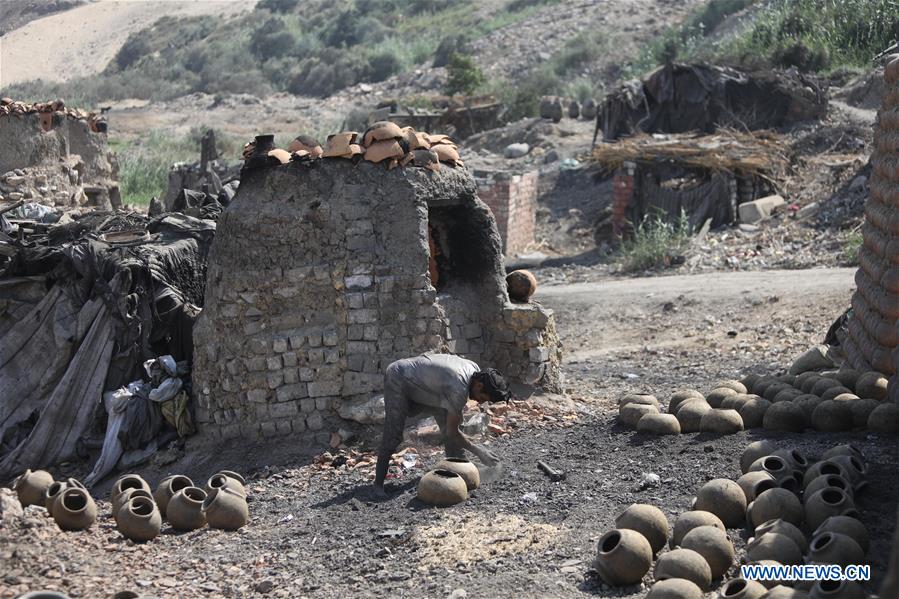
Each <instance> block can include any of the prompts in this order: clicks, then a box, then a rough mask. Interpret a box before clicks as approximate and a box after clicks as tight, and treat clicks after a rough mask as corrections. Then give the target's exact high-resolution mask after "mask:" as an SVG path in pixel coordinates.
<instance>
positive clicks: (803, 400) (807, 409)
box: [793, 394, 824, 419]
mask: <svg viewBox="0 0 899 599" xmlns="http://www.w3.org/2000/svg"><path fill="white" fill-rule="evenodd" d="M822 401H824V400H823V399H821V398H820V397H818V396H817V395H811V394H808V395H800V396H799V397H797V398H796V399H794V400H793V403H794V404H796V405H797V406H799V408H800V409H801V410H802V412H803V413H804V414H805V417H806V419H810V418H811V417H812V414H814V412H815V408H817V407H818V404H820V403H821V402H822Z"/></svg>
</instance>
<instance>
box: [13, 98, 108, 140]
mask: <svg viewBox="0 0 899 599" xmlns="http://www.w3.org/2000/svg"><path fill="white" fill-rule="evenodd" d="M29 114H39V115H41V127H42V128H43V129H44V131H49V130H50V129H51V128H52V124H53V119H62V118H70V119H78V120H84V121H87V123H88V124H89V125H90V128H91V131H93V132H94V133H106V129H107V124H106V117H105V116H103V115H102V114H98V113H96V112H93V111H91V112H85V111H84V110H81V109H80V108H69V107H67V106H66V103H65V102H64V101H63V100H61V99H57V100H53V101H52V102H35V103H33V104H29V103H28V102H19V101H16V100H13V99H12V98H0V117H2V116H6V115H11V116H17V117H22V116H25V115H29Z"/></svg>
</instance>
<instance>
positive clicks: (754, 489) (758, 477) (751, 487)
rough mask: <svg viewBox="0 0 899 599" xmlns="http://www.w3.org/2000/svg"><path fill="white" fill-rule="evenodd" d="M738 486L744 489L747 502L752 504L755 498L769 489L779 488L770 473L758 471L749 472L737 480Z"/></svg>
mask: <svg viewBox="0 0 899 599" xmlns="http://www.w3.org/2000/svg"><path fill="white" fill-rule="evenodd" d="M737 484H738V485H740V488H741V489H743V494H744V495H746V502H747V503H752V502H753V501H755V498H756V497H758V496H759V495H760V494H762V493H763V492H765V491H767V490H768V489H774V488H776V487H777V481H776V480H775V479H774V477H773V476H771V475H770V474H769V473H767V472H765V471H762V470H756V471H755V472H747V473H746V474H744V475H742V476H740V478H738V479H737Z"/></svg>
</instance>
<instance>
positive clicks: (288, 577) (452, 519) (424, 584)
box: [0, 269, 899, 598]
mask: <svg viewBox="0 0 899 599" xmlns="http://www.w3.org/2000/svg"><path fill="white" fill-rule="evenodd" d="M852 274H853V271H852V270H851V269H826V270H806V271H771V272H762V273H759V272H746V273H726V274H708V275H695V276H672V277H655V278H635V279H618V280H601V281H595V282H592V283H585V284H576V285H565V286H562V285H560V286H547V287H544V288H542V289H541V290H540V291H539V292H538V299H539V301H541V302H543V303H544V304H545V305H547V306H549V307H551V308H553V309H554V310H555V314H556V318H557V322H558V326H559V331H560V334H561V336H562V339H563V342H564V344H565V349H566V354H565V355H566V357H565V364H564V368H565V374H566V381H567V382H566V386H567V392H568V394H569V396H570V399H571V400H573V402H569V403H566V401H559V402H557V403H556V405H559V406H562V407H564V406H566V405H569V406H572V407H573V411H572V412H570V413H564V412H553V411H552V410H550V409H549V408H548V407H546V406H547V404H546V402H545V401H543V400H540V399H535V398H532V399H531V400H530V401H529V402H528V403H532V402H535V403H537V404H540V405H543V406H544V407H545V413H546V414H547V416H545V417H544V418H543V419H542V420H535V419H533V418H531V419H525V418H522V419H521V421H520V423H519V426H518V427H517V428H510V430H511V434H509V435H503V436H501V437H491V438H490V439H489V441H488V442H489V444H490V446H491V449H492V450H493V451H495V452H496V453H497V454H498V455H499V456H500V457H501V459H502V460H503V463H504V472H503V474H502V476H500V477H499V478H498V479H497V480H495V481H493V482H491V483H489V484H486V485H484V486H483V487H482V488H481V489H479V490H477V491H475V492H473V493H472V496H471V498H470V499H469V501H468V502H466V503H465V504H462V505H459V506H456V507H452V508H447V509H434V508H429V507H426V506H424V505H423V504H421V503H419V502H418V501H417V500H416V499H415V498H414V497H415V483H416V481H417V479H418V477H419V476H420V475H421V474H422V473H423V472H424V471H425V468H426V467H428V466H430V465H432V464H433V463H434V462H436V461H437V460H438V459H439V458H440V457H441V455H442V454H441V452H440V450H439V449H436V448H434V447H433V446H431V445H430V444H429V443H428V442H427V441H428V440H429V437H428V433H429V431H430V430H431V429H433V427H428V426H427V423H424V424H423V425H422V426H420V427H419V428H417V429H416V428H415V427H414V426H413V427H412V429H413V430H411V431H410V432H409V433H408V434H407V449H406V456H404V457H403V458H398V460H397V461H398V462H399V463H404V464H405V465H406V466H408V467H407V468H405V469H404V471H403V472H402V474H401V476H400V478H399V479H398V480H396V481H395V482H394V483H393V484H394V493H393V494H392V495H391V496H390V497H389V498H388V499H387V500H386V501H375V500H374V499H373V497H372V496H371V495H370V494H369V492H368V484H369V482H370V479H371V476H372V468H371V464H370V462H366V461H365V460H364V459H363V460H360V461H361V462H362V466H361V467H357V468H355V469H349V468H347V467H346V466H344V467H339V468H335V467H332V465H331V461H330V459H328V457H327V456H326V457H324V458H322V457H321V456H319V457H317V458H316V457H315V456H316V454H317V453H318V452H316V451H313V450H311V449H310V448H305V447H299V446H291V445H290V444H288V443H284V442H281V443H278V444H274V443H270V444H267V445H256V446H249V447H248V446H244V445H240V446H236V445H232V446H224V447H220V448H215V449H214V450H209V449H207V450H206V451H204V452H194V453H192V454H191V453H189V454H188V455H189V456H191V455H192V456H193V457H182V458H181V459H180V461H174V462H172V463H170V464H167V465H164V466H158V467H155V468H153V467H148V468H146V469H144V470H143V473H144V475H145V476H146V478H147V479H148V480H149V481H150V482H151V483H155V482H156V481H158V480H159V479H161V478H162V477H163V476H165V475H166V474H168V473H170V472H172V473H174V472H184V473H187V474H188V475H190V476H192V477H194V479H195V480H205V478H206V477H207V476H209V475H210V474H212V473H213V472H215V471H216V470H217V469H218V468H222V467H232V468H238V469H241V470H242V471H243V472H245V473H246V474H247V475H249V478H250V479H251V480H250V482H249V484H248V489H249V491H250V500H251V502H250V511H251V516H252V521H251V523H250V525H249V526H247V527H245V528H244V529H242V530H241V531H239V532H237V533H226V532H220V531H213V530H209V529H203V530H200V531H196V532H192V533H185V534H176V533H174V532H173V531H171V530H164V531H163V534H162V535H161V536H160V537H159V538H157V539H156V540H154V541H152V542H149V543H147V544H144V545H135V544H133V543H131V542H130V541H125V540H124V539H123V538H122V537H121V536H120V535H119V534H118V532H117V531H116V530H115V529H114V526H113V524H112V522H111V520H110V518H109V514H108V510H109V504H108V502H106V501H101V502H100V508H101V518H100V520H99V521H98V524H97V525H95V526H94V527H93V528H92V529H91V530H90V531H88V532H84V533H63V532H61V531H59V530H58V529H57V528H56V526H55V525H54V524H53V522H52V520H50V519H49V518H47V517H46V516H45V515H44V514H43V513H41V510H39V509H38V508H29V509H28V510H27V511H26V514H27V515H26V517H25V518H22V519H19V520H13V521H12V522H7V521H0V562H2V563H4V565H5V568H4V572H3V573H2V574H0V589H2V590H0V597H12V596H14V595H15V594H16V593H19V592H21V591H23V590H25V589H28V588H37V587H48V588H58V589H64V590H66V591H67V592H68V593H69V594H70V595H72V596H80V597H97V596H111V595H112V594H113V593H115V592H118V591H122V590H133V591H135V592H137V593H140V594H141V595H146V596H155V597H176V596H184V595H186V594H188V593H190V594H192V595H198V594H199V595H201V596H210V597H216V596H228V597H244V596H262V595H265V594H268V595H270V596H282V597H287V596H308V597H345V596H358V597H376V596H377V597H384V596H398V597H446V596H454V597H463V596H468V597H497V596H513V595H514V596H522V597H536V596H552V597H581V596H604V597H606V596H623V597H635V598H636V597H643V596H644V595H645V594H646V589H647V588H648V586H647V585H649V584H651V576H647V577H646V578H645V579H644V585H641V586H636V587H630V588H623V589H611V588H608V587H604V586H603V585H602V583H601V582H599V581H598V580H597V579H596V577H595V574H594V573H593V572H592V571H591V569H590V563H591V560H592V557H593V555H594V553H595V545H596V542H597V540H598V539H599V537H600V536H601V535H602V534H603V532H605V531H606V530H608V529H610V528H612V527H613V525H614V524H613V522H614V518H615V516H616V515H617V514H618V513H620V512H621V511H622V510H623V509H624V508H626V507H627V506H628V505H629V504H631V503H633V502H640V503H652V504H654V505H657V506H659V507H660V508H661V509H662V510H663V511H664V512H665V513H666V515H668V517H669V520H671V521H672V522H673V521H674V518H675V517H676V515H677V514H679V513H680V512H682V511H686V510H687V509H689V504H690V499H691V497H692V496H693V494H694V493H695V491H696V490H697V489H698V488H699V487H700V486H701V485H702V484H703V483H704V482H705V481H706V480H708V479H711V478H716V477H728V478H736V477H737V476H738V474H739V467H738V460H739V455H740V453H741V451H742V449H743V447H745V445H746V444H747V443H748V442H749V441H751V440H754V439H757V438H762V437H769V438H772V439H774V440H775V441H776V442H778V443H779V444H781V445H782V446H784V447H794V446H795V447H798V448H800V449H801V450H802V451H804V452H807V454H809V455H812V456H814V455H816V454H820V453H821V452H822V451H824V450H826V449H827V448H829V447H830V446H832V445H834V444H838V443H844V442H847V441H848V442H852V443H855V444H858V445H859V446H860V447H862V448H863V450H864V451H865V453H866V455H867V457H868V460H869V463H870V468H871V473H870V482H871V484H870V486H869V488H868V489H867V490H866V491H865V492H864V494H862V495H861V496H860V497H859V499H858V506H859V508H860V510H861V512H862V518H863V521H864V523H865V524H866V525H867V526H868V527H869V530H870V532H871V536H872V540H873V542H872V545H871V549H870V551H869V554H868V557H869V558H870V560H871V563H872V565H873V566H874V573H875V577H876V580H875V584H872V586H871V587H870V590H871V591H873V590H875V589H876V583H877V582H879V580H880V579H882V577H883V570H884V567H885V562H886V559H887V556H888V555H889V550H890V545H889V543H890V535H891V533H892V531H893V529H894V527H895V514H896V506H895V497H896V494H897V482H896V481H897V474H899V465H897V464H896V462H895V455H896V451H897V450H899V439H896V438H882V437H878V436H877V435H869V434H866V433H863V432H854V433H844V434H826V435H824V434H804V435H803V434H781V433H770V432H767V431H761V430H754V431H749V432H746V433H741V434H738V435H733V436H728V437H720V438H716V437H713V436H710V435H705V434H685V435H681V436H678V437H666V438H652V437H647V436H644V435H641V434H636V433H634V432H633V431H631V430H628V429H625V428H623V427H621V425H619V424H617V423H616V421H615V416H614V410H613V406H614V404H615V401H616V400H617V398H618V397H620V396H621V394H623V393H625V392H628V391H634V390H644V391H652V392H654V393H656V394H657V395H658V396H659V397H660V398H661V399H662V400H663V401H666V400H667V398H668V396H669V395H670V393H671V392H672V391H673V390H674V389H676V388H680V387H684V386H693V387H696V388H699V389H701V390H706V389H707V388H708V385H710V384H711V383H712V381H714V380H716V379H718V378H721V377H725V376H727V377H730V376H737V375H739V374H744V373H746V372H747V371H755V372H775V371H777V370H779V369H782V368H783V367H784V366H786V365H788V364H789V363H790V361H791V360H792V358H793V357H794V356H795V355H797V354H798V353H800V352H801V351H802V350H804V349H805V348H806V347H807V346H808V345H809V344H812V343H815V342H817V341H819V340H820V339H821V337H822V336H823V332H824V331H826V330H827V327H828V326H829V324H830V323H831V321H832V320H833V319H834V318H835V317H836V316H838V315H839V314H840V313H841V312H842V310H843V309H844V308H845V306H846V305H847V304H848V301H849V298H850V295H851V290H852V286H853V283H852ZM522 405H523V404H522ZM513 409H519V408H517V407H515V408H513ZM549 414H555V415H549ZM507 416H508V415H507ZM377 436H378V431H377V429H376V427H372V428H370V429H368V430H366V431H363V433H362V434H361V436H360V440H359V441H356V442H354V443H353V444H352V447H350V448H347V449H346V450H345V452H349V451H350V450H354V451H357V452H361V453H362V454H363V455H366V452H370V451H371V450H372V449H373V448H374V444H375V443H376V441H377ZM332 451H334V450H332ZM335 453H336V452H335ZM411 455H414V456H416V459H415V460H414V464H413V463H412V462H413V460H411V459H410V458H409V457H408V456H411ZM174 458H177V456H173V457H172V458H170V459H174ZM537 459H543V460H545V461H547V462H549V463H550V464H551V465H553V466H554V467H556V468H558V469H561V470H563V471H565V472H566V474H567V477H566V479H565V480H564V481H561V482H551V481H550V480H549V479H548V478H547V477H546V476H544V475H543V474H542V473H541V472H540V471H539V470H537V468H536V467H535V461H536V460H537ZM404 460H405V461H404ZM335 464H339V462H335ZM83 467H84V466H83V465H79V464H67V465H63V466H62V467H61V469H60V470H59V471H57V472H54V474H57V475H58V476H59V475H63V474H68V473H77V472H78V471H79V469H80V468H83ZM649 473H653V474H656V475H658V477H659V482H658V484H649V485H648V486H647V485H646V484H645V483H644V476H645V475H646V474H649ZM108 484H109V483H108V482H107V488H101V489H96V490H95V495H97V496H98V497H103V498H104V499H105V498H106V497H107V493H108ZM729 534H730V536H731V538H732V539H733V541H734V542H735V544H736V546H737V548H738V554H739V553H741V552H742V550H743V547H744V546H745V540H746V535H747V533H746V531H745V530H737V529H734V530H731V531H729ZM460 589H461V590H462V591H464V594H463V593H462V592H461V591H460ZM453 593H455V594H453Z"/></svg>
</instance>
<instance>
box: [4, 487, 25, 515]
mask: <svg viewBox="0 0 899 599" xmlns="http://www.w3.org/2000/svg"><path fill="white" fill-rule="evenodd" d="M23 514H24V512H23V511H22V504H21V503H19V498H18V496H17V495H16V492H15V491H13V490H12V489H6V488H0V522H7V523H8V522H10V521H11V520H12V519H13V518H21V517H22V515H23Z"/></svg>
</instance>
